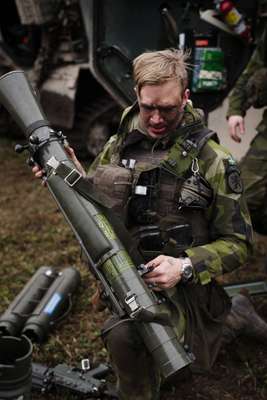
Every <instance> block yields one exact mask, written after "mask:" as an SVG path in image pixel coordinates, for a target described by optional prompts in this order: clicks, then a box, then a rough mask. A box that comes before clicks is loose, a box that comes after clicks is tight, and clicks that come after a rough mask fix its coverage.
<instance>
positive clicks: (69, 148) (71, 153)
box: [64, 145, 86, 178]
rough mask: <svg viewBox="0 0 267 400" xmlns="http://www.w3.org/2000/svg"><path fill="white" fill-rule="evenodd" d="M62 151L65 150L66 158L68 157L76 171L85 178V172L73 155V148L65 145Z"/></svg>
mask: <svg viewBox="0 0 267 400" xmlns="http://www.w3.org/2000/svg"><path fill="white" fill-rule="evenodd" d="M64 149H65V151H66V153H67V154H68V156H69V157H70V159H71V160H72V162H73V163H74V164H75V167H76V168H77V170H78V171H79V172H80V173H81V174H82V176H83V177H84V178H85V177H86V172H85V170H84V169H83V167H82V164H81V163H80V161H79V160H78V158H77V157H76V154H75V151H74V150H73V148H72V147H70V146H69V145H65V146H64Z"/></svg>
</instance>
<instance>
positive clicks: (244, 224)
mask: <svg viewBox="0 0 267 400" xmlns="http://www.w3.org/2000/svg"><path fill="white" fill-rule="evenodd" d="M187 57H188V54H186V53H183V52H182V51H179V50H164V51H155V52H147V53H144V54H141V55H140V56H138V57H137V58H136V59H135V60H134V63H133V74H134V81H135V84H136V87H135V90H136V95H137V102H136V103H135V104H134V105H133V106H131V107H129V108H127V109H126V110H125V111H124V113H123V115H122V119H121V123H120V127H119V130H118V133H117V134H116V135H115V136H112V137H111V138H110V140H109V141H108V142H107V144H106V146H105V147H104V149H103V151H102V153H101V154H100V155H99V156H98V157H97V159H96V160H95V161H94V163H93V164H92V165H91V168H90V170H89V179H90V180H91V181H92V182H93V183H94V185H95V186H96V187H97V188H98V189H99V191H101V192H104V193H105V194H107V195H108V196H110V198H111V199H112V204H113V205H114V211H115V212H117V213H118V214H119V215H120V216H121V218H124V221H125V224H126V226H127V228H128V230H129V231H130V233H131V235H132V237H133V240H135V242H136V243H137V246H138V248H139V250H140V252H141V253H142V254H143V256H144V259H145V260H146V261H147V266H148V267H150V269H151V270H150V272H148V273H147V274H145V276H144V280H145V282H146V283H147V284H148V285H149V286H150V287H151V288H153V290H155V291H160V292H161V293H162V294H163V295H164V296H165V299H166V302H167V304H168V307H169V312H170V316H171V320H172V324H173V328H174V329H175V332H176V335H177V337H178V339H179V340H180V341H181V343H183V344H184V346H187V347H188V348H189V349H190V351H191V352H192V353H193V354H194V356H195V358H196V359H195V362H194V363H193V364H192V371H196V372H197V371H203V370H208V369H209V368H210V367H211V366H212V365H213V363H214V361H215V359H216V356H217V354H218V351H219V349H220V346H221V343H222V341H223V339H224V338H225V339H226V340H229V339H232V338H235V337H236V336H237V335H239V334H241V333H246V334H248V335H253V336H256V337H257V338H258V339H262V340H266V339H267V324H266V323H265V322H264V321H263V320H262V319H261V318H260V317H259V316H258V315H257V314H256V313H255V310H254V309H253V307H252V305H251V304H250V302H249V301H248V299H247V298H246V297H245V296H242V295H238V296H236V297H235V298H234V300H233V302H232V306H231V302H230V300H229V298H228V296H227V295H226V293H225V291H224V290H223V288H222V287H221V286H220V285H219V284H218V283H217V282H216V277H218V276H220V275H222V274H223V273H227V272H230V271H232V270H233V269H235V268H237V267H239V266H240V265H241V264H243V263H244V262H245V260H246V258H247V255H248V252H249V250H250V248H251V241H252V237H251V233H252V229H251V224H250V218H249V215H248V212H247V208H246V204H245V202H244V198H243V196H242V182H241V179H240V174H239V169H238V167H237V165H236V163H235V161H234V160H233V158H232V156H231V154H230V153H229V152H228V151H227V150H226V149H224V148H222V147H221V146H220V145H219V144H218V140H217V136H216V134H215V133H214V132H213V131H210V130H209V129H207V128H206V127H205V126H204V123H203V119H202V114H201V113H200V112H199V111H198V110H196V109H194V108H193V106H192V103H191V102H190V100H189V90H188V88H187V69H186V67H187V65H186V60H187ZM68 151H69V154H70V155H71V156H72V159H73V161H74V162H75V163H76V166H77V168H79V169H80V171H81V172H82V173H83V175H85V172H84V170H83V169H82V167H81V165H80V164H79V163H78V161H77V159H76V158H75V154H74V152H73V150H72V149H68ZM33 171H34V172H35V173H36V175H37V176H40V175H41V171H39V170H38V168H36V167H34V169H33ZM102 332H103V338H104V341H105V344H106V346H107V348H108V351H109V354H110V357H111V361H112V364H113V367H114V371H115V373H116V376H117V384H118V393H119V398H120V399H122V400H126V399H127V400H131V399H134V400H139V399H140V400H141V399H142V400H148V399H153V400H154V399H157V398H159V390H160V384H161V378H160V374H159V371H158V370H157V368H156V366H155V365H154V363H153V360H152V358H151V355H150V354H149V353H148V351H147V350H146V348H145V346H144V343H143V341H142V339H141V338H140V336H139V334H138V331H137V330H136V327H135V324H134V323H132V322H129V320H125V321H123V320H119V319H118V317H117V316H113V317H111V318H110V319H109V320H108V321H107V322H106V324H105V326H104V327H103V331H102Z"/></svg>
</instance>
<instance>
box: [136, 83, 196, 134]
mask: <svg viewBox="0 0 267 400" xmlns="http://www.w3.org/2000/svg"><path fill="white" fill-rule="evenodd" d="M188 97H189V90H188V89H186V90H185V91H184V92H182V90H181V88H180V86H179V84H178V82H177V81H174V80H173V81H167V82H165V83H163V84H161V85H145V86H143V87H142V88H141V90H140V92H139V94H137V99H138V104H139V107H140V122H141V126H142V128H143V129H145V130H146V131H147V133H148V135H149V136H151V137H152V138H161V137H164V136H166V135H168V134H169V133H171V132H173V131H174V130H175V129H176V127H177V125H179V122H180V120H181V118H182V115H183V110H184V106H185V104H186V101H187V100H188Z"/></svg>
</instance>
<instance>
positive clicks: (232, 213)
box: [89, 105, 252, 283]
mask: <svg viewBox="0 0 267 400" xmlns="http://www.w3.org/2000/svg"><path fill="white" fill-rule="evenodd" d="M132 111H133V109H132V108H130V109H127V111H126V112H125V113H124V117H123V119H122V123H121V127H120V132H119V133H118V134H117V135H115V136H112V137H111V138H110V140H109V141H108V142H107V144H106V146H105V147H104V150H103V152H102V153H101V154H100V155H99V156H98V157H97V158H96V160H95V161H94V163H93V164H92V165H91V167H90V170H89V176H91V177H93V175H94V173H95V171H96V168H97V166H98V165H108V164H111V165H118V163H119V160H120V149H121V145H122V142H123V140H124V139H125V137H126V136H127V127H128V126H130V127H131V129H132V128H133V125H132V120H133V118H130V121H129V120H127V116H128V115H129V114H130V115H131V113H132ZM134 111H136V106H134ZM134 116H136V113H134ZM125 119H126V123H125ZM193 122H195V123H196V122H201V117H200V116H199V114H198V113H197V112H196V111H195V110H194V109H193V108H192V107H191V106H190V105H188V106H187V109H186V113H185V117H184V120H183V121H182V124H181V127H180V128H179V129H178V130H177V132H176V137H177V140H176V142H175V143H174V145H173V146H172V147H171V148H170V150H169V153H168V154H169V155H168V158H171V159H173V158H176V166H175V167H174V171H175V172H176V173H177V174H178V173H179V174H180V176H186V172H187V171H188V169H190V167H191V164H192V157H193V156H192V155H191V154H190V153H189V154H188V155H187V156H186V157H185V156H183V154H184V148H183V147H182V143H183V141H184V138H183V137H182V136H180V135H179V134H185V133H188V131H187V130H186V129H185V128H186V126H191V124H192V123H193ZM122 127H123V130H124V131H123V132H121V130H122ZM148 140H150V139H149V138H148ZM173 152H174V154H173ZM232 160H233V159H232V157H231V154H230V153H229V151H228V150H226V149H225V148H223V147H222V146H221V145H219V144H218V143H216V142H215V141H213V140H209V141H208V143H207V144H206V145H205V146H204V147H203V149H202V150H201V152H200V154H199V167H200V173H201V175H202V176H203V177H205V179H206V180H207V181H208V182H209V184H210V186H211V187H212V190H213V201H212V204H211V206H210V207H209V208H208V209H207V210H205V218H206V219H207V221H208V224H209V229H210V243H207V244H205V245H202V246H197V247H192V248H188V249H186V252H187V254H188V256H189V257H190V258H191V260H192V262H193V264H194V265H195V266H196V267H198V266H199V270H200V271H201V272H199V274H200V277H201V280H203V283H205V282H208V281H209V280H210V278H211V277H212V278H215V277H216V276H218V275H221V274H222V273H225V272H230V271H232V270H233V269H235V268H237V267H239V266H240V265H242V264H243V263H244V262H245V260H246V258H247V255H248V249H250V248H251V244H252V229H251V221H250V217H249V214H248V211H247V207H246V204H245V201H244V198H243V196H242V194H240V193H234V192H233V191H232V190H231V189H230V187H229V185H228V183H227V174H226V163H227V162H228V161H229V162H230V161H232ZM177 168H179V170H178V169H177Z"/></svg>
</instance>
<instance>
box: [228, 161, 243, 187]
mask: <svg viewBox="0 0 267 400" xmlns="http://www.w3.org/2000/svg"><path fill="white" fill-rule="evenodd" d="M224 165H225V178H226V185H227V187H228V189H229V190H230V191H231V192H233V193H237V194H241V193H243V182H242V179H241V176H240V170H239V168H238V166H237V164H236V161H235V160H234V159H233V158H232V157H229V158H227V159H226V160H224Z"/></svg>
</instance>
